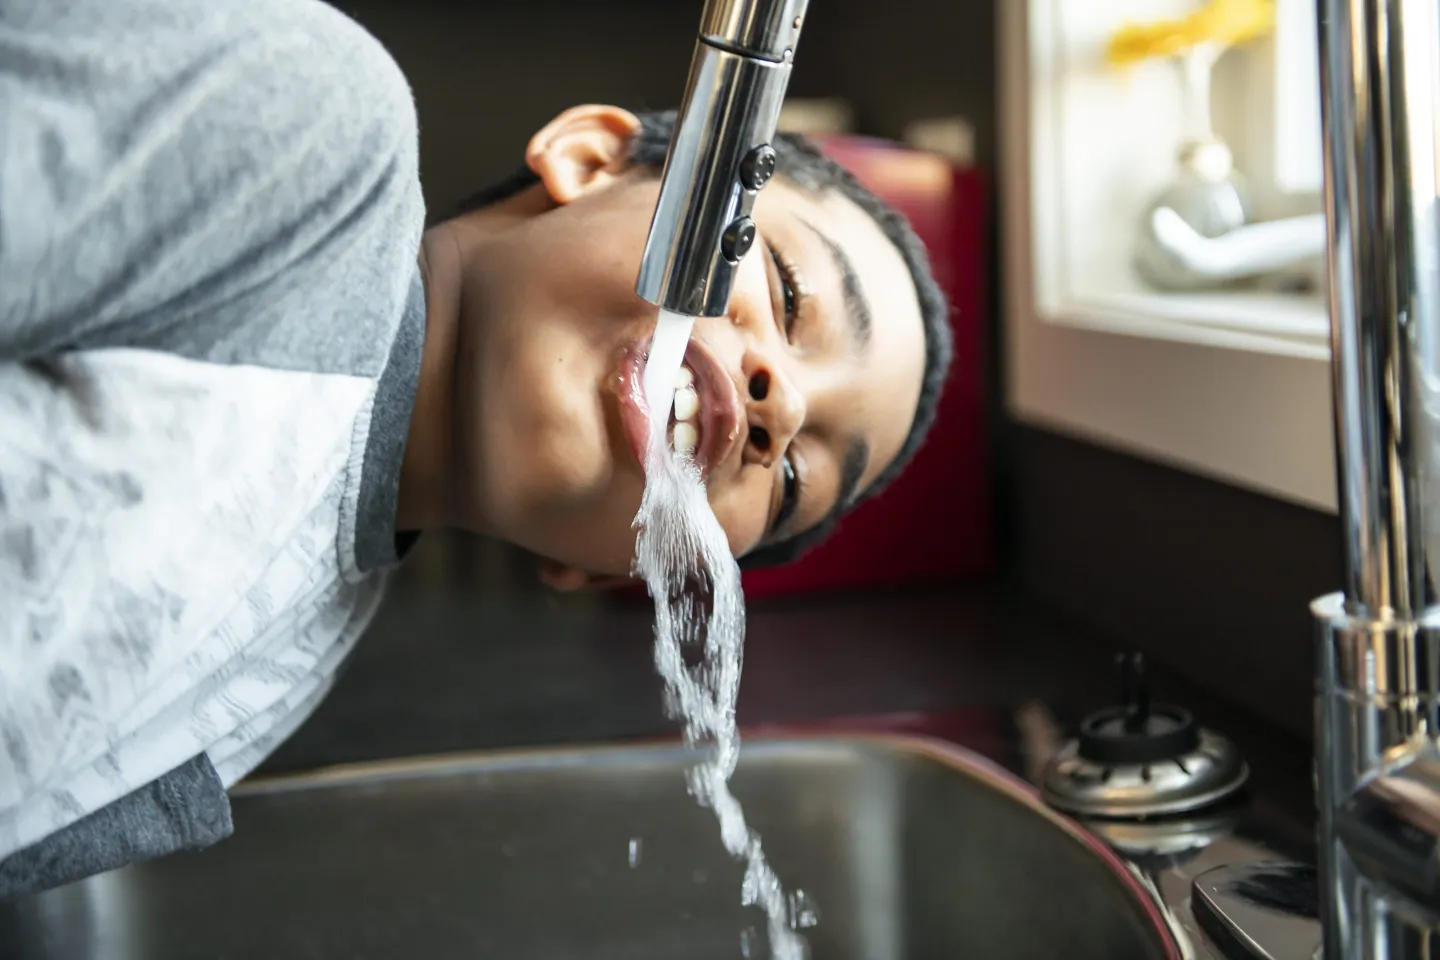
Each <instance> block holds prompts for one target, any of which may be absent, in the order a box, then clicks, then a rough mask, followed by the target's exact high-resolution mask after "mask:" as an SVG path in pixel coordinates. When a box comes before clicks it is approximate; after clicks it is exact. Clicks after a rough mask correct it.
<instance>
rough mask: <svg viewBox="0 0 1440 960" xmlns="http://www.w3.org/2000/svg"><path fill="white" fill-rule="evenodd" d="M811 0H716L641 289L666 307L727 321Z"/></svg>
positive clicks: (674, 142) (699, 48)
mask: <svg viewBox="0 0 1440 960" xmlns="http://www.w3.org/2000/svg"><path fill="white" fill-rule="evenodd" d="M807 5H808V0H709V2H708V3H707V4H706V6H705V11H704V15H703V17H702V19H701V24H700V31H699V39H698V40H697V42H696V44H695V53H694V56H693V58H692V59H691V62H690V77H689V81H688V82H687V84H686V87H685V96H684V99H683V100H682V102H681V106H680V110H679V114H678V115H677V116H676V118H675V132H674V134H673V135H672V136H671V140H670V150H669V153H668V155H667V157H666V160H665V170H664V172H663V174H662V175H661V183H660V198H659V201H658V202H657V203H656V206H655V216H654V218H653V219H652V221H651V224H650V234H649V237H648V238H647V240H646V243H645V254H644V257H643V258H642V260H641V263H640V276H639V279H638V281H637V283H636V287H635V290H636V292H637V293H639V294H640V296H642V297H644V298H645V299H646V300H648V301H650V302H651V303H653V304H655V305H656V306H658V307H661V308H662V309H665V310H669V311H671V312H672V313H678V314H682V315H684V316H689V317H713V316H722V315H723V314H724V313H725V312H726V310H727V309H728V308H729V305H730V290H731V288H732V286H733V285H734V282H735V273H736V271H737V269H738V268H739V265H740V261H741V259H743V258H744V256H745V254H746V253H747V252H749V249H750V246H751V245H752V244H753V243H754V242H755V232H756V228H755V223H754V221H753V220H751V218H750V214H751V213H752V212H753V210H754V206H755V198H756V196H757V194H758V193H759V191H760V189H761V188H762V187H764V186H765V184H766V183H767V182H768V181H769V179H770V176H771V174H773V173H774V171H775V151H774V148H772V147H771V146H770V140H771V139H772V138H773V137H774V136H775V127H776V125H777V124H778V123H779V120H780V108H781V106H782V105H783V103H784V100H785V88H786V86H787V85H788V84H789V82H790V70H791V65H792V63H793V61H794V56H795V46H796V44H797V43H798V42H799V40H800V29H801V27H802V26H804V22H805V9H806V6H807Z"/></svg>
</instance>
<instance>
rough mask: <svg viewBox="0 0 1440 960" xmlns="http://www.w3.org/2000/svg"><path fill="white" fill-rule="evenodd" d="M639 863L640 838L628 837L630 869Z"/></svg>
mask: <svg viewBox="0 0 1440 960" xmlns="http://www.w3.org/2000/svg"><path fill="white" fill-rule="evenodd" d="M639 865H640V838H639V837H631V838H630V869H631V870H634V869H635V868H636V867H637V866H639Z"/></svg>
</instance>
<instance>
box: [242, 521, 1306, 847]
mask: <svg viewBox="0 0 1440 960" xmlns="http://www.w3.org/2000/svg"><path fill="white" fill-rule="evenodd" d="M650 616H651V611H650V607H649V605H648V603H646V602H645V601H643V600H635V599H627V598H622V597H611V596H600V595H588V596H556V595H554V594H551V593H549V592H548V591H545V590H543V589H542V588H540V587H539V586H538V585H536V584H535V582H534V578H533V574H532V573H531V572H530V570H529V567H528V564H527V562H526V561H525V560H523V558H518V557H515V556H513V555H511V554H509V553H507V552H504V551H500V550H497V549H494V548H489V547H486V546H484V545H482V544H480V543H478V542H473V541H467V540H452V541H446V540H438V539H437V540H432V541H430V542H427V543H425V544H422V545H421V547H420V548H418V549H417V556H416V557H414V558H413V559H412V561H411V562H410V563H407V565H406V567H405V568H404V569H403V570H402V571H401V573H400V574H399V575H398V576H397V578H396V582H395V584H394V585H393V589H392V592H391V595H390V597H389V599H388V600H387V602H386V604H385V606H384V608H383V609H382V610H381V612H380V613H379V615H378V616H377V619H376V621H375V623H374V625H373V626H372V628H371V630H370V631H369V633H368V634H367V636H366V637H365V638H364V639H363V640H362V641H361V642H360V644H359V647H358V649H357V650H356V652H355V654H354V655H353V656H352V658H351V661H350V663H349V664H348V667H347V669H346V670H345V672H344V674H343V675H342V677H341V679H340V680H339V682H338V683H337V685H336V688H335V690H334V691H332V693H331V694H330V696H329V697H328V698H327V700H326V701H325V702H324V703H323V704H322V706H321V707H320V709H319V710H318V711H317V712H316V714H315V716H314V717H312V718H311V720H310V721H309V722H308V723H307V724H306V725H305V726H304V727H302V728H301V730H300V731H299V732H298V733H297V734H296V735H295V736H294V737H293V738H292V739H291V740H290V741H289V742H288V743H286V744H285V745H284V746H283V747H282V748H281V749H280V750H279V751H278V752H277V753H276V754H275V755H274V756H272V757H271V758H270V760H269V761H268V762H267V763H266V764H265V765H264V766H263V767H262V768H261V770H260V771H258V772H259V773H262V774H271V773H281V772H292V771H298V770H305V769H312V768H315V767H318V766H325V765H329V764H334V763H344V762H352V761H362V760H371V759H383V758H390V757H396V756H409V755H416V754H430V753H446V752H453V751H463V750H475V749H498V748H507V747H523V746H538V745H556V744H567V743H593V742H601V741H619V740H632V739H637V738H653V737H657V736H658V737H664V736H670V735H673V733H674V731H675V729H676V728H675V725H674V724H673V723H672V722H671V721H669V720H668V719H667V718H666V717H665V715H664V713H663V711H662V707H661V698H660V683H659V681H658V679H657V678H656V676H655V673H654V668H653V666H652V664H651V650H650V640H651V633H650V630H651V627H650ZM1115 653H1116V651H1115V650H1113V649H1111V648H1109V647H1107V645H1106V644H1105V643H1104V642H1103V641H1100V640H1097V638H1094V637H1089V636H1085V635H1084V634H1082V633H1081V632H1079V631H1077V630H1075V629H1073V628H1071V627H1070V626H1068V625H1067V624H1066V623H1064V622H1062V621H1060V620H1058V619H1057V618H1055V617H1054V616H1052V615H1050V614H1049V613H1048V612H1047V611H1045V610H1044V609H1042V608H1040V607H1039V606H1038V605H1037V604H1035V603H1034V602H1031V601H1029V600H1027V599H1026V598H1025V597H1024V596H1019V595H1015V594H1013V593H1012V592H1010V591H1007V590H1005V589H1004V588H1002V587H1001V586H1000V585H998V584H995V583H965V584H954V585H947V586H935V587H925V588H918V587H917V588H908V589H903V590H889V591H874V592H867V593H861V594H845V595H838V596H836V595H832V596H824V595H821V596H810V597H800V598H793V599H781V600H772V601H766V602H763V603H756V604H752V605H751V608H750V618H749V630H748V636H747V639H746V648H745V657H746V660H745V669H744V679H743V681H742V686H741V696H740V706H739V712H740V720H741V723H742V725H744V726H747V727H755V726H771V725H792V726H793V725H807V724H814V723H816V722H818V721H826V720H833V719H834V718H845V717H851V718H853V717H869V718H881V717H891V718H892V721H891V722H888V723H887V722H885V721H883V720H882V721H879V722H880V723H881V725H885V726H894V725H895V723H894V722H893V718H894V717H895V716H896V715H929V716H931V717H933V718H944V717H951V718H954V717H957V716H963V715H967V714H968V715H971V716H978V715H984V716H985V717H987V718H988V719H987V722H988V723H989V729H995V730H1001V731H1003V733H1002V734H1001V736H1000V742H997V743H976V744H968V745H970V746H972V747H973V748H975V749H977V750H980V751H981V752H986V753H991V754H996V753H1001V754H1005V753H1009V755H1007V756H997V757H996V758H997V759H1001V760H1004V761H1006V762H1007V764H1008V765H1010V766H1012V767H1016V766H1023V763H1022V762H1021V761H1020V760H1019V759H1017V758H1016V757H1015V756H1014V751H1016V750H1018V749H1020V746H1019V744H1020V737H1019V734H1018V727H1017V717H1018V715H1019V713H1020V712H1021V711H1022V709H1024V708H1026V707H1027V705H1033V704H1036V703H1039V704H1043V705H1044V706H1045V708H1046V709H1047V710H1048V711H1049V713H1050V714H1051V715H1052V716H1053V717H1055V719H1056V722H1057V723H1058V724H1059V725H1060V727H1061V729H1063V730H1064V731H1066V732H1067V733H1068V732H1071V731H1073V729H1074V727H1075V724H1077V723H1078V721H1079V719H1080V718H1081V717H1083V716H1084V714H1085V713H1087V712H1089V711H1090V710H1093V709H1096V708H1098V707H1101V706H1106V705H1109V704H1110V703H1111V702H1112V700H1113V698H1114V697H1115V695H1116V692H1117V691H1116V685H1117V680H1116V676H1115V671H1114V667H1113V663H1114V656H1115ZM1152 676H1153V679H1154V682H1155V685H1156V689H1155V693H1156V697H1157V699H1159V700H1168V701H1171V702H1175V703H1178V704H1179V705H1181V706H1185V707H1187V708H1189V709H1191V710H1193V711H1194V712H1195V713H1196V714H1197V716H1198V717H1199V719H1200V721H1201V722H1202V723H1203V724H1205V725H1207V726H1210V727H1213V728H1215V729H1218V730H1220V731H1221V732H1223V733H1225V734H1226V735H1228V736H1230V737H1231V738H1233V739H1234V740H1235V741H1236V742H1237V744H1238V745H1239V746H1240V748H1241V750H1242V752H1243V753H1244V754H1245V755H1246V757H1247V758H1248V759H1249V761H1250V764H1251V767H1252V771H1253V773H1252V781H1251V782H1252V794H1253V795H1254V797H1255V802H1256V804H1258V806H1259V807H1260V809H1261V811H1262V816H1264V817H1265V819H1267V820H1273V821H1274V825H1275V829H1276V830H1277V832H1279V833H1282V834H1284V835H1285V836H1284V837H1283V838H1279V837H1277V841H1280V840H1284V841H1294V842H1295V843H1301V844H1303V843H1304V842H1305V838H1306V837H1307V836H1308V834H1309V831H1310V829H1311V824H1312V822H1313V813H1312V804H1313V801H1312V798H1311V782H1310V770H1311V759H1310V754H1309V746H1308V744H1306V743H1304V742H1303V741H1301V740H1300V739H1298V738H1296V737H1294V736H1293V735H1291V734H1288V733H1286V732H1285V731H1283V730H1280V729H1278V728H1276V727H1275V726H1274V725H1273V724H1268V723H1266V722H1264V721H1262V720H1260V719H1257V718H1256V717H1255V716H1254V715H1253V714H1250V713H1248V712H1247V711H1245V710H1243V709H1239V708H1237V707H1235V706H1233V705H1231V704H1229V703H1227V702H1226V701H1225V699H1224V698H1223V697H1222V696H1215V695H1213V694H1211V693H1210V692H1208V691H1200V690H1197V689H1194V688H1193V687H1192V686H1190V685H1188V684H1186V683H1184V682H1182V681H1180V680H1179V679H1177V678H1176V677H1174V676H1173V675H1170V674H1168V673H1167V672H1166V671H1165V670H1164V669H1163V667H1160V666H1154V667H1152ZM936 722H937V723H940V722H943V721H942V720H938V719H937V721H936ZM910 726H911V727H914V726H915V724H913V723H912V724H910ZM921 726H922V727H923V724H921ZM1266 811H1268V814H1266Z"/></svg>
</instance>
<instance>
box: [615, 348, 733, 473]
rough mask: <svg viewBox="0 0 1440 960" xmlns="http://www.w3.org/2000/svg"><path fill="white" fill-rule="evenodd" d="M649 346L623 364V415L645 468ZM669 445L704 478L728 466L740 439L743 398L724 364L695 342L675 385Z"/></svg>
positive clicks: (667, 435) (634, 352) (629, 355)
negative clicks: (645, 379) (728, 461)
mask: <svg viewBox="0 0 1440 960" xmlns="http://www.w3.org/2000/svg"><path fill="white" fill-rule="evenodd" d="M649 346H650V343H649V341H648V340H646V341H643V342H641V343H637V344H635V345H634V346H633V347H631V348H630V349H629V350H627V351H626V353H625V357H624V359H623V360H622V362H621V364H620V371H619V380H620V391H619V393H620V412H621V417H622V419H623V420H624V423H625V433H626V437H627V439H628V440H629V441H630V449H631V451H632V452H633V453H634V454H635V459H636V460H638V461H639V462H640V464H641V465H642V466H643V465H644V463H645V454H646V450H647V448H648V446H649V443H650V435H651V434H650V410H649V406H648V404H646V402H645V396H644V390H643V388H642V386H641V383H642V381H643V378H644V374H645V362H646V360H647V358H648V355H649V354H648V351H649ZM669 408H670V416H669V422H668V423H667V425H666V429H665V439H666V442H667V443H668V444H669V446H670V449H671V451H672V452H674V453H675V454H676V455H678V456H680V457H683V458H686V459H688V460H690V461H692V462H693V463H694V464H695V465H696V466H697V467H699V469H700V475H701V477H702V478H705V477H708V476H709V474H710V471H711V470H712V469H714V468H715V467H716V466H718V465H719V464H721V463H724V462H725V461H726V460H727V459H728V458H729V456H730V453H731V451H733V450H734V447H735V443H736V442H737V441H738V440H739V439H740V422H741V416H740V395H739V392H738V391H737V390H736V388H735V383H734V381H733V380H732V379H731V378H730V376H729V374H727V373H726V372H725V368H724V367H723V366H721V364H720V361H719V360H718V359H717V358H716V357H715V355H714V354H713V353H711V352H710V350H709V349H708V348H706V346H705V345H704V344H703V343H701V342H700V341H699V340H697V339H696V338H694V337H691V338H690V343H689V345H688V346H687V347H686V349H685V359H684V361H683V362H682V365H681V368H680V372H679V374H678V375H677V377H676V380H675V392H674V394H673V398H672V401H671V403H670V404H669Z"/></svg>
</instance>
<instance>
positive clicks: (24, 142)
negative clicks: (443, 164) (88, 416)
mask: <svg viewBox="0 0 1440 960" xmlns="http://www.w3.org/2000/svg"><path fill="white" fill-rule="evenodd" d="M416 137H417V124H416V120H415V114H414V103H413V99H412V98H411V95H410V90H409V87H408V85H407V84H406V82H405V80H404V78H403V76H402V75H401V74H400V71H399V68H398V67H397V66H396V65H395V63H394V62H393V60H391V58H390V57H389V56H388V55H387V54H386V53H385V51H384V49H383V48H382V47H381V46H380V44H379V43H378V42H377V41H376V40H375V39H374V38H373V37H371V36H370V35H369V34H368V33H366V32H365V31H364V30H363V29H362V28H361V27H360V26H358V25H357V24H355V23H354V22H353V21H351V20H349V19H348V18H346V17H345V16H344V15H343V14H340V13H339V12H337V11H335V10H334V9H332V8H330V7H329V6H327V5H325V4H323V3H321V2H318V0H246V2H245V3H226V2H211V3H195V2H186V0H0V360H30V359H34V358H37V357H42V356H45V355H47V354H52V353H55V352H58V351H63V350H67V349H87V348H97V347H107V346H146V345H153V344H156V343H163V342H164V341H166V340H167V339H174V338H175V336H176V332H175V331H176V328H177V327H180V328H183V327H185V326H187V325H191V326H198V327H203V326H205V325H207V324H208V325H211V326H212V327H213V326H214V325H217V324H221V323H226V324H232V325H233V324H237V323H240V322H242V319H241V318H244V321H243V322H250V321H249V318H253V317H261V318H264V317H266V316H267V315H272V314H275V313H278V312H281V311H280V310H279V307H281V306H282V305H280V304H276V303H272V302H269V301H271V300H274V299H275V298H277V297H287V296H288V297H292V298H293V297H295V296H296V295H297V293H298V291H297V288H296V285H295V284H293V283H286V282H284V281H283V276H282V275H284V274H286V273H287V272H291V271H297V269H298V270H301V271H303V272H304V274H305V275H306V276H307V277H323V276H327V273H326V271H327V269H331V268H333V266H334V265H335V264H337V263H344V262H345V254H346V251H347V247H349V246H351V245H353V244H355V243H356V242H357V238H359V237H367V236H374V235H375V234H376V233H377V230H376V229H375V222H376V221H377V220H378V221H383V220H384V219H385V218H386V217H388V216H392V215H393V213H394V211H393V210H387V209H385V204H386V203H390V204H392V205H395V204H398V203H400V202H401V199H402V198H403V199H406V200H408V199H409V198H408V197H407V196H406V190H407V189H409V187H408V186H407V187H405V188H404V189H401V188H397V184H398V183H403V182H405V181H407V180H408V181H414V180H415V170H414V163H413V158H414V155H415V140H416ZM414 189H415V190H418V182H417V183H415V185H414ZM367 221H368V222H367ZM333 272H334V270H333V269H331V274H333ZM277 281H279V282H277ZM290 312H291V313H293V312H294V311H290ZM207 332H208V333H209V334H210V336H209V341H210V343H211V344H212V346H211V347H209V348H207V349H211V350H212V351H213V349H214V348H213V344H214V343H217V342H218V343H223V342H224V338H225V335H226V331H224V330H210V331H207ZM251 339H252V340H253V332H252V337H251ZM282 346H283V343H282Z"/></svg>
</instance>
